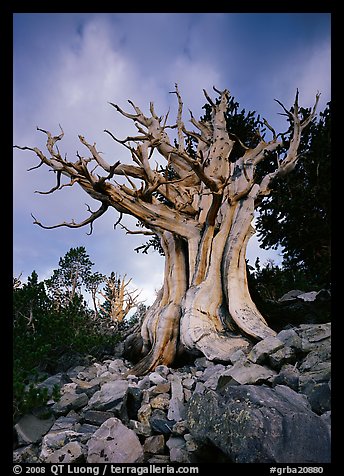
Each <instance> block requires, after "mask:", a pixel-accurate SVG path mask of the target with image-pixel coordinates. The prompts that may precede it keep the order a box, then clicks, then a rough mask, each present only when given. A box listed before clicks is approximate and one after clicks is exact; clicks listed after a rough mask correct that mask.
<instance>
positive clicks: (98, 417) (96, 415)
mask: <svg viewBox="0 0 344 476" xmlns="http://www.w3.org/2000/svg"><path fill="white" fill-rule="evenodd" d="M82 417H83V419H84V421H85V422H86V423H90V424H91V425H97V426H100V425H102V424H103V423H104V422H105V421H106V420H108V419H109V418H112V417H114V414H113V412H103V411H100V410H86V411H85V412H83V413H82Z"/></svg>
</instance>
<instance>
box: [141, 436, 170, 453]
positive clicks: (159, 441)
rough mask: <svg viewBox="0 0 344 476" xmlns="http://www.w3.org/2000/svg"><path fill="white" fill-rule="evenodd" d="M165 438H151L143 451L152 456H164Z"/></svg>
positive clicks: (145, 443) (147, 440) (146, 442)
mask: <svg viewBox="0 0 344 476" xmlns="http://www.w3.org/2000/svg"><path fill="white" fill-rule="evenodd" d="M164 450H165V438H164V437H163V435H154V436H149V437H148V438H147V439H146V441H145V442H144V445H143V451H144V452H145V453H151V454H164Z"/></svg>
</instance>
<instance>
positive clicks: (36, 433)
mask: <svg viewBox="0 0 344 476" xmlns="http://www.w3.org/2000/svg"><path fill="white" fill-rule="evenodd" d="M54 421H55V418H54V417H50V418H47V419H46V420H41V419H39V418H37V417H35V416H34V415H30V414H28V415H24V416H23V417H22V418H21V419H20V420H19V421H18V423H17V424H16V425H15V426H14V429H15V431H16V432H17V436H18V443H19V445H29V444H31V443H37V442H38V441H40V440H41V438H42V437H43V435H45V434H46V433H48V431H49V430H50V428H51V427H52V425H53V424H54Z"/></svg>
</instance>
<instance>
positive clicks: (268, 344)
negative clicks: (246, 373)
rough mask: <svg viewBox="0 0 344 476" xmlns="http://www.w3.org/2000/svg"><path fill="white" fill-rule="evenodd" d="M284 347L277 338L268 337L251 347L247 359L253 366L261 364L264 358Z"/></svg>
mask: <svg viewBox="0 0 344 476" xmlns="http://www.w3.org/2000/svg"><path fill="white" fill-rule="evenodd" d="M283 346H284V344H283V342H282V341H281V340H279V339H278V338H277V337H274V336H269V337H266V338H265V339H263V340H261V341H260V342H258V344H256V345H255V346H254V347H252V349H251V351H250V353H249V354H248V356H247V358H248V359H249V360H250V361H251V362H253V363H254V364H261V363H263V362H264V361H265V360H266V357H267V356H268V355H270V354H272V353H273V352H276V351H277V350H279V349H281V348H282V347H283Z"/></svg>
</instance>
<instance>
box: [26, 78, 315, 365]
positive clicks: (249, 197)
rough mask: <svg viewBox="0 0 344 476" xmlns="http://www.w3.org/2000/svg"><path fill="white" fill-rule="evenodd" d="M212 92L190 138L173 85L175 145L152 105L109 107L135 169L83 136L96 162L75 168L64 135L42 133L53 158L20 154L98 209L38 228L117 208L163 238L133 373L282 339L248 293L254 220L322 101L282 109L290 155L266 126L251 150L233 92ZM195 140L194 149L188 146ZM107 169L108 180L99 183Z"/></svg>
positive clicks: (223, 357) (226, 355)
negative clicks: (161, 268)
mask: <svg viewBox="0 0 344 476" xmlns="http://www.w3.org/2000/svg"><path fill="white" fill-rule="evenodd" d="M214 89H215V88H214ZM215 91H216V92H217V93H218V95H219V97H218V100H217V101H216V102H213V100H212V99H211V98H210V97H209V95H208V93H207V92H206V91H204V94H205V97H206V99H207V101H208V107H209V108H210V118H208V119H207V120H206V119H202V120H199V121H198V120H196V119H195V118H194V117H193V116H192V114H191V118H190V122H191V124H192V125H193V126H194V130H192V131H189V130H187V129H186V127H185V125H184V122H183V117H182V113H183V103H182V99H181V96H180V94H179V90H178V88H177V85H176V88H175V91H174V93H175V94H176V97H177V101H178V112H177V120H176V123H175V124H173V125H172V127H173V128H174V129H175V130H176V141H175V142H174V145H172V142H171V140H170V138H169V137H168V135H167V127H171V126H167V115H166V116H165V117H163V116H161V117H158V116H157V114H156V112H155V110H154V106H153V103H151V104H150V114H151V115H150V116H146V115H144V114H143V113H142V111H141V110H140V109H139V108H138V107H137V106H136V105H135V104H133V103H132V102H131V101H129V102H130V104H131V106H132V107H133V109H134V113H128V112H125V111H123V110H122V109H121V108H120V107H119V106H117V105H115V104H112V105H113V106H114V107H115V108H116V110H117V111H118V112H119V113H120V114H122V115H123V116H125V117H127V118H128V119H130V120H132V121H134V123H135V125H136V127H137V129H138V134H137V135H136V136H131V137H127V138H125V139H124V140H119V139H117V138H116V137H115V136H114V134H112V133H111V132H109V131H106V132H107V133H108V134H110V136H111V137H112V138H113V139H114V140H116V141H117V142H120V143H121V144H122V145H123V146H124V147H126V148H127V149H128V150H129V152H130V154H131V158H132V160H133V162H134V164H135V165H128V164H121V163H119V162H116V163H114V164H113V165H110V164H108V163H107V162H106V161H105V160H104V159H103V157H102V156H101V154H100V153H99V152H98V150H97V148H96V144H93V145H92V144H89V143H88V142H87V141H86V139H85V138H84V137H82V136H79V138H80V141H81V143H82V144H83V145H84V146H85V147H86V148H87V149H88V151H89V152H90V154H91V156H90V157H88V158H84V157H81V156H80V155H78V160H77V161H76V162H69V161H67V160H66V159H64V158H63V157H62V156H61V155H60V152H59V150H58V148H57V147H56V142H57V141H59V140H61V139H62V137H63V131H62V130H61V134H60V135H58V136H55V137H54V136H52V134H51V133H50V132H48V131H44V130H42V129H40V130H41V131H43V132H44V133H46V134H47V137H48V140H47V149H48V151H49V153H50V157H47V156H45V155H44V154H43V152H42V151H41V150H39V149H37V148H29V147H21V148H22V149H29V150H32V151H34V152H35V153H36V154H37V156H38V157H39V159H40V164H39V165H41V164H46V165H48V166H49V167H51V168H53V170H55V172H56V174H57V184H56V186H55V187H53V188H52V189H51V190H50V191H49V192H45V193H52V192H53V191H55V190H57V189H61V188H63V187H64V186H67V185H73V184H74V183H78V184H79V185H80V186H81V187H82V188H83V189H84V191H85V192H86V193H88V194H89V195H90V196H91V197H92V198H94V199H96V200H98V201H100V202H101V206H100V208H99V209H98V210H97V211H95V212H91V211H90V209H89V211H90V213H91V214H90V217H89V218H87V219H85V220H84V221H83V222H81V223H78V224H76V223H75V222H72V223H61V224H59V225H52V226H44V225H42V224H41V223H40V222H39V221H38V220H37V219H35V223H36V224H38V225H40V226H42V227H43V228H55V227H57V226H69V227H71V228H75V227H80V226H83V225H86V224H90V225H91V232H92V226H93V222H94V220H96V219H97V218H98V217H99V216H101V215H103V214H104V213H105V212H106V211H107V209H108V208H109V207H114V208H115V209H116V210H118V212H120V218H121V216H122V215H123V214H129V215H132V216H134V217H136V218H137V219H139V220H140V222H141V223H143V224H144V225H145V226H146V229H145V230H143V233H144V234H152V233H153V234H155V235H157V236H158V237H159V239H160V243H161V246H162V248H163V250H164V254H165V276H164V283H163V287H162V289H161V290H160V292H159V293H158V295H157V298H156V301H155V302H154V304H153V305H152V306H151V308H150V309H149V310H148V312H147V314H146V316H145V318H144V320H143V323H142V326H141V340H142V349H141V356H142V359H141V360H140V361H139V362H138V364H136V366H135V367H134V368H133V369H131V372H132V373H137V374H144V373H147V372H149V371H152V370H153V369H154V368H155V367H156V366H157V365H159V364H165V365H171V364H173V362H174V360H175V358H176V355H177V354H178V353H179V352H181V351H188V352H191V353H196V354H203V355H205V356H206V357H207V358H208V359H210V360H217V361H225V362H226V361H230V359H231V356H232V354H233V353H234V352H235V351H237V350H238V349H245V348H247V347H248V345H249V342H250V341H252V340H259V339H263V338H265V337H267V336H273V335H275V332H274V331H273V330H272V329H270V328H269V326H268V325H267V323H266V321H265V319H264V317H263V316H262V315H261V314H260V312H259V311H258V309H257V307H256V306H255V304H254V302H253V301H252V299H251V296H250V293H249V289H248V284H247V276H246V261H245V255H246V247H247V243H248V240H249V239H250V237H251V235H252V234H253V233H254V230H253V227H252V220H253V216H254V209H255V206H256V203H257V199H258V198H259V197H261V196H264V195H268V194H269V193H270V189H269V185H270V184H271V181H272V180H273V179H274V178H275V177H277V176H282V175H284V174H286V173H288V172H290V171H291V170H292V169H293V168H294V167H295V164H296V162H297V160H298V156H297V149H298V146H299V143H300V138H301V132H302V129H303V128H304V127H306V126H307V124H309V122H310V121H311V120H312V119H313V117H314V115H315V108H316V105H317V102H318V99H319V94H318V95H317V97H316V102H315V106H314V108H313V110H312V111H311V112H310V114H309V115H308V116H307V117H303V113H301V110H300V108H299V105H298V92H297V94H296V97H295V102H294V105H293V107H292V108H291V110H290V111H288V110H287V109H286V108H285V107H284V106H283V105H282V104H281V103H279V104H280V105H281V106H282V108H283V110H284V113H285V115H287V116H288V118H289V122H290V125H291V128H290V134H289V140H288V141H286V142H284V144H287V147H286V148H285V149H284V153H283V154H281V153H280V150H281V146H282V142H281V141H280V140H279V135H277V134H276V133H275V131H274V129H273V128H272V127H271V126H270V124H269V123H268V122H267V121H266V120H265V119H264V120H263V121H261V124H262V125H264V126H265V127H266V128H267V129H269V131H270V132H271V135H272V138H271V140H270V141H266V140H265V139H264V138H263V137H262V135H259V131H257V134H258V137H259V140H257V141H256V143H255V145H253V146H251V147H249V146H248V145H245V144H244V143H243V142H242V141H241V140H240V138H239V137H237V136H236V135H235V134H234V133H233V132H231V131H228V130H227V123H226V111H227V109H228V103H229V98H230V95H229V92H228V91H227V90H224V91H218V90H216V89H215ZM191 140H193V141H194V142H195V143H196V144H197V146H196V148H192V147H190V146H189V145H190V141H191ZM235 144H236V145H239V146H240V149H241V151H242V154H241V155H240V156H238V155H237V154H236V155H235V156H233V147H234V145H235ZM284 144H283V145H284ZM156 151H157V152H158V153H159V154H160V155H161V157H162V158H164V159H165V161H166V168H165V169H164V170H158V169H157V168H155V169H153V168H152V167H151V158H152V155H153V153H154V152H156ZM269 154H270V157H271V154H275V155H274V157H275V161H276V167H275V169H274V170H273V171H272V172H269V173H266V174H265V175H263V177H262V175H261V174H257V167H258V166H259V164H260V162H262V161H263V160H264V159H266V157H267V156H269ZM94 163H95V164H96V165H97V167H96V168H94V166H93V164H94ZM90 164H91V165H90ZM100 169H103V170H104V172H106V174H105V175H103V176H101V175H100V174H99V170H100ZM171 170H172V171H173V175H172V178H171V176H169V172H170V171H171ZM95 171H97V173H96V172H95ZM62 175H65V176H67V177H69V179H70V182H69V183H66V184H61V176H62ZM116 175H121V176H122V177H125V178H126V180H127V184H119V183H118V182H116V181H115V180H114V177H115V176H116ZM259 177H260V178H259ZM117 223H120V220H119V221H118V222H117ZM127 231H128V232H130V231H129V230H127ZM133 233H137V232H133Z"/></svg>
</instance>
